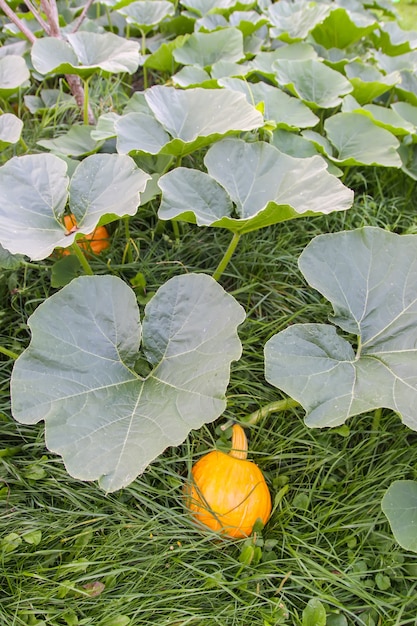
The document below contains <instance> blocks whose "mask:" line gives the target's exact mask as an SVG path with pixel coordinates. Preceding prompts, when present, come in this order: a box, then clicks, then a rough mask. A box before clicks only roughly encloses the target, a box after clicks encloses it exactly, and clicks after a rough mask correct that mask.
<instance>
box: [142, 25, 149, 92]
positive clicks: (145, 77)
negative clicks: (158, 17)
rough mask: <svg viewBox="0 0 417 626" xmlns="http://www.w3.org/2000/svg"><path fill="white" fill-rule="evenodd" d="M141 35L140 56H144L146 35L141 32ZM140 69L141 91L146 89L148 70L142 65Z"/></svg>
mask: <svg viewBox="0 0 417 626" xmlns="http://www.w3.org/2000/svg"><path fill="white" fill-rule="evenodd" d="M140 32H141V33H142V54H143V56H145V54H146V33H145V32H144V31H143V30H141V31H140ZM142 69H143V89H144V90H145V89H147V88H148V68H147V67H145V66H144V65H142Z"/></svg>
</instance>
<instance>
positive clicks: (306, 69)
mask: <svg viewBox="0 0 417 626" xmlns="http://www.w3.org/2000/svg"><path fill="white" fill-rule="evenodd" d="M272 69H273V70H274V71H275V75H276V79H277V81H278V83H279V84H280V85H282V86H283V87H286V88H287V89H288V90H289V91H290V92H291V93H293V94H294V95H296V96H297V97H298V98H301V100H303V101H304V102H305V103H307V104H308V105H309V106H311V107H312V108H323V109H331V108H333V107H337V106H339V104H340V103H341V102H342V96H344V95H346V94H347V93H350V92H351V91H352V89H353V87H352V85H351V84H350V82H349V81H348V80H347V79H346V78H345V77H344V76H342V74H340V73H339V72H336V71H335V70H332V69H331V68H330V67H328V66H327V65H325V64H324V63H322V62H321V61H318V60H316V59H305V60H303V61H293V60H291V59H278V60H276V61H274V63H273V64H272Z"/></svg>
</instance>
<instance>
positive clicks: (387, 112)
mask: <svg viewBox="0 0 417 626" xmlns="http://www.w3.org/2000/svg"><path fill="white" fill-rule="evenodd" d="M397 104H398V105H406V106H407V107H411V109H414V110H415V111H416V113H417V108H416V107H412V106H411V105H409V104H408V103H406V102H398V103H395V104H393V105H391V108H388V107H385V106H380V105H378V104H365V106H363V107H361V106H360V105H359V103H358V102H356V100H355V99H354V98H352V97H351V96H346V98H344V100H343V108H342V112H343V113H360V114H361V115H366V116H367V117H369V119H371V120H372V121H373V123H374V124H376V125H377V126H381V128H385V130H389V132H390V133H392V134H393V135H396V136H401V135H409V134H410V133H414V132H415V130H416V128H415V125H414V124H413V123H412V122H411V121H410V120H409V119H407V116H406V115H402V114H401V109H398V110H397V109H396V105H397ZM416 124H417V116H416Z"/></svg>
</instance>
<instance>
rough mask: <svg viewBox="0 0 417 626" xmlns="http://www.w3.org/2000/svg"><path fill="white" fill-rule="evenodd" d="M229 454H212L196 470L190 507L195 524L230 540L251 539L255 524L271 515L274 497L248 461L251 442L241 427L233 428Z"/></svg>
mask: <svg viewBox="0 0 417 626" xmlns="http://www.w3.org/2000/svg"><path fill="white" fill-rule="evenodd" d="M232 431H233V435H232V448H231V450H230V452H229V453H228V454H225V453H224V452H221V451H220V450H212V451H211V452H209V453H208V454H205V455H204V456H203V457H202V458H201V459H200V460H199V461H197V463H196V464H195V465H194V466H193V468H192V480H191V482H189V483H187V484H186V487H185V496H186V506H187V508H188V509H189V510H190V512H191V514H192V515H193V517H194V518H195V520H196V521H197V522H198V523H199V524H202V525H203V526H207V527H208V528H211V529H212V530H215V531H220V533H221V534H223V535H227V536H229V537H236V538H242V537H248V536H249V535H250V534H251V533H252V529H253V527H254V524H255V522H256V521H257V520H258V519H260V520H261V521H262V522H263V523H264V524H266V522H267V521H268V519H269V516H270V515H271V494H270V492H269V489H268V486H267V484H266V481H265V478H264V476H263V474H262V472H261V470H260V469H259V467H258V466H257V465H256V464H255V463H253V462H252V461H248V460H247V453H248V440H247V438H246V435H245V431H244V430H243V428H242V427H241V426H239V424H234V425H233V427H232Z"/></svg>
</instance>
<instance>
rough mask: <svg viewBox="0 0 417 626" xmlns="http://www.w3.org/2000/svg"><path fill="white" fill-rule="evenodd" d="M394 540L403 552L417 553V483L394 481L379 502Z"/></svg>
mask: <svg viewBox="0 0 417 626" xmlns="http://www.w3.org/2000/svg"><path fill="white" fill-rule="evenodd" d="M381 506H382V510H383V512H384V513H385V515H386V516H387V518H388V521H389V523H390V526H391V530H392V533H393V535H394V537H395V540H396V541H397V542H398V543H399V544H400V546H401V547H402V548H404V549H405V550H411V551H412V552H417V533H416V528H417V482H416V481H415V480H396V481H395V482H393V483H392V484H391V485H390V486H389V487H388V489H387V491H386V492H385V494H384V497H383V499H382V502H381Z"/></svg>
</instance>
